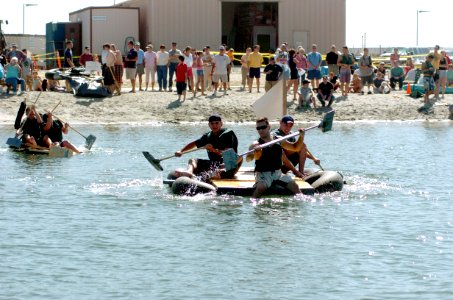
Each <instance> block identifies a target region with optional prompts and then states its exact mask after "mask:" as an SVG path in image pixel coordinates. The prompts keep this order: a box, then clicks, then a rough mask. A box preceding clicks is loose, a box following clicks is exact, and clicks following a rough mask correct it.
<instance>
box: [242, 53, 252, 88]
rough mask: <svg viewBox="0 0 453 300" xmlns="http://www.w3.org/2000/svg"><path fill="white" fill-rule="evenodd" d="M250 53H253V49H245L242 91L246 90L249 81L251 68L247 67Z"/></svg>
mask: <svg viewBox="0 0 453 300" xmlns="http://www.w3.org/2000/svg"><path fill="white" fill-rule="evenodd" d="M250 53H252V48H250V47H248V48H247V49H245V54H244V55H242V57H241V75H242V81H241V84H242V90H245V85H246V84H247V82H248V79H249V67H248V65H247V60H248V58H249V55H250Z"/></svg>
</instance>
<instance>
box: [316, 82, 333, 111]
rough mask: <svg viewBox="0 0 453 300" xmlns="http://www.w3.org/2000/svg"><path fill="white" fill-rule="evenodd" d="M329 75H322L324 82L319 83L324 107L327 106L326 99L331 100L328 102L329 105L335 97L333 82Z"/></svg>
mask: <svg viewBox="0 0 453 300" xmlns="http://www.w3.org/2000/svg"><path fill="white" fill-rule="evenodd" d="M328 79H329V78H328V77H327V76H325V75H324V76H323V77H322V82H321V83H320V84H319V87H318V95H317V97H318V99H319V101H321V104H322V107H325V106H326V101H328V102H329V104H327V106H328V107H330V106H331V105H332V102H333V100H335V97H334V96H333V84H332V83H331V82H330V81H329V80H328Z"/></svg>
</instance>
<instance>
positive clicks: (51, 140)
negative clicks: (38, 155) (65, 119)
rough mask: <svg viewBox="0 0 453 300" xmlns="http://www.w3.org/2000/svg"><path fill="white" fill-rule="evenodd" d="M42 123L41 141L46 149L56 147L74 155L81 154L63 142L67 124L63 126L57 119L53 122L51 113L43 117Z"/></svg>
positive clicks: (67, 142) (68, 143)
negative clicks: (65, 149) (69, 151)
mask: <svg viewBox="0 0 453 300" xmlns="http://www.w3.org/2000/svg"><path fill="white" fill-rule="evenodd" d="M43 122H44V124H45V125H44V127H43V129H42V134H43V141H44V143H45V144H46V146H47V147H49V148H50V146H51V145H56V146H60V147H63V148H67V149H69V150H71V151H72V152H75V153H81V152H80V151H79V150H78V149H77V148H76V147H75V146H74V145H73V144H71V142H69V141H67V140H63V133H64V134H68V128H69V124H68V123H64V124H63V123H62V122H61V121H60V120H58V119H57V120H54V119H53V116H52V113H51V112H48V113H47V114H44V115H43Z"/></svg>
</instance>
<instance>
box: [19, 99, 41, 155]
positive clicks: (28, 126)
mask: <svg viewBox="0 0 453 300" xmlns="http://www.w3.org/2000/svg"><path fill="white" fill-rule="evenodd" d="M25 113H26V115H27V118H26V119H25V120H24V121H23V122H22V123H21V126H20V128H19V129H17V131H16V136H20V135H22V143H24V144H26V145H27V146H31V147H32V148H37V147H38V146H45V144H44V143H43V140H42V138H41V124H42V118H41V115H40V114H39V113H37V112H36V106H35V105H31V106H28V107H27V108H26V109H25Z"/></svg>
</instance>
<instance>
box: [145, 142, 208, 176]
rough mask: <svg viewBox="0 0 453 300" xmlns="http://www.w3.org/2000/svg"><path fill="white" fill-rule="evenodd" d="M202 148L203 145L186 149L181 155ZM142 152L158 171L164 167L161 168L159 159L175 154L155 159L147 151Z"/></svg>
mask: <svg viewBox="0 0 453 300" xmlns="http://www.w3.org/2000/svg"><path fill="white" fill-rule="evenodd" d="M203 149H205V148H204V147H200V148H195V149H191V150H187V151H184V152H182V153H181V155H184V154H187V153H190V152H195V151H198V150H203ZM142 153H143V155H144V156H145V158H146V160H147V161H149V163H150V164H151V165H152V166H153V167H154V168H155V169H156V170H158V171H163V170H164V168H162V166H161V165H160V162H161V161H163V160H166V159H170V158H173V157H176V155H175V154H173V155H169V156H166V157H163V158H161V159H157V158H154V156H152V155H151V153H149V152H147V151H143V152H142Z"/></svg>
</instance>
